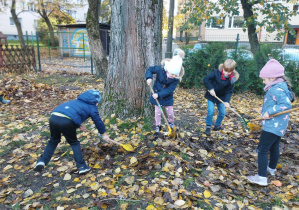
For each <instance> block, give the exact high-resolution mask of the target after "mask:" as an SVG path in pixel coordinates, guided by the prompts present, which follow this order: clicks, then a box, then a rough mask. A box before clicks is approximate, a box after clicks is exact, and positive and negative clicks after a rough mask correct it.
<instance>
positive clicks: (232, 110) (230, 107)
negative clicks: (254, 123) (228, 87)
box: [214, 95, 242, 118]
mask: <svg viewBox="0 0 299 210" xmlns="http://www.w3.org/2000/svg"><path fill="white" fill-rule="evenodd" d="M214 97H215V98H217V99H218V101H220V102H221V103H223V104H224V101H222V100H221V99H220V98H218V96H216V95H215V96H214ZM228 108H229V109H230V110H231V111H233V112H234V113H235V114H236V115H238V117H240V118H242V116H241V115H240V114H239V113H238V112H236V111H235V110H234V109H233V108H231V107H230V106H229V107H228Z"/></svg>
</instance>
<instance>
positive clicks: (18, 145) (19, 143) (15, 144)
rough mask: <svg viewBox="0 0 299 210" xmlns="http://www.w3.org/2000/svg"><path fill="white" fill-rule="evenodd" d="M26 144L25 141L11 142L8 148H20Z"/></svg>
mask: <svg viewBox="0 0 299 210" xmlns="http://www.w3.org/2000/svg"><path fill="white" fill-rule="evenodd" d="M25 144H26V141H22V140H19V141H12V142H10V143H9V146H11V147H21V146H23V145H25Z"/></svg>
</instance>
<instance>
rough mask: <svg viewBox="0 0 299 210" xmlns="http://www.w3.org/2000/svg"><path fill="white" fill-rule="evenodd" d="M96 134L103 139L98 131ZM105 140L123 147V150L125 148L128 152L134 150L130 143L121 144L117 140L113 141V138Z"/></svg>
mask: <svg viewBox="0 0 299 210" xmlns="http://www.w3.org/2000/svg"><path fill="white" fill-rule="evenodd" d="M98 136H99V137H101V138H102V139H103V136H102V135H100V134H99V133H98ZM103 140H104V139H103ZM104 141H106V140H104ZM107 142H110V143H114V144H117V145H119V146H121V147H123V148H124V149H125V150H127V151H129V152H133V151H134V148H133V147H132V145H130V144H121V143H119V142H117V141H113V140H111V139H110V140H108V141H107Z"/></svg>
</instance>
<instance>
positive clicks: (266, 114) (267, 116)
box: [263, 112, 270, 120]
mask: <svg viewBox="0 0 299 210" xmlns="http://www.w3.org/2000/svg"><path fill="white" fill-rule="evenodd" d="M263 118H264V119H265V120H268V119H270V116H269V114H268V112H265V114H264V115H263Z"/></svg>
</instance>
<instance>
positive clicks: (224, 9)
mask: <svg viewBox="0 0 299 210" xmlns="http://www.w3.org/2000/svg"><path fill="white" fill-rule="evenodd" d="M292 1H293V0H286V1H285V2H287V3H288V2H292ZM240 9H241V10H243V16H244V24H243V30H244V31H246V30H247V33H248V38H249V43H250V46H251V51H252V53H254V54H255V53H256V52H257V51H258V50H259V42H258V38H257V34H256V31H257V27H265V29H266V31H268V32H270V33H271V32H274V31H276V30H277V31H278V34H277V37H278V38H279V37H282V36H283V35H284V34H285V31H286V30H290V31H293V29H291V28H290V24H289V20H290V19H291V18H292V17H293V16H295V15H297V14H298V12H297V11H290V10H289V9H288V8H287V7H285V6H283V5H282V4H281V3H279V2H267V0H259V1H256V0H241V8H240ZM240 9H239V2H238V1H237V0H218V1H208V0H190V1H189V2H188V3H186V4H185V8H184V9H183V12H184V13H186V12H190V16H189V21H190V22H191V23H193V24H195V25H199V24H200V23H201V22H203V21H207V20H209V19H210V17H211V16H212V15H215V14H217V16H220V17H226V16H234V15H239V14H240ZM260 14H262V15H263V18H262V19H261V20H259V19H258V17H259V15H260ZM219 20H220V19H219Z"/></svg>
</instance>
